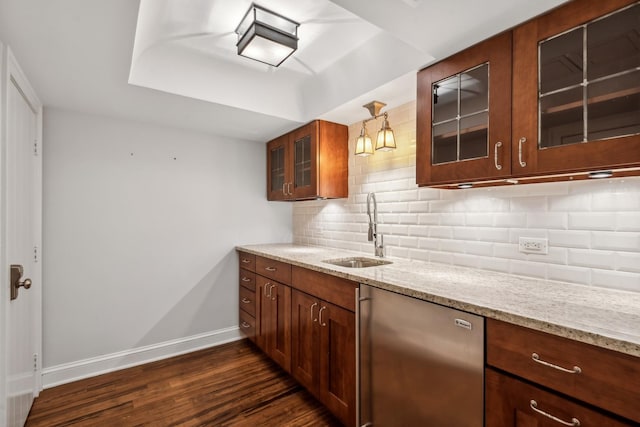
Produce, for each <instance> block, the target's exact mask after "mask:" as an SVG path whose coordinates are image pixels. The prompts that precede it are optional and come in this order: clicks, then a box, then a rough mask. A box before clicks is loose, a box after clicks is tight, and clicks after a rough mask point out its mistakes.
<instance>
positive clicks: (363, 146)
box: [355, 122, 373, 157]
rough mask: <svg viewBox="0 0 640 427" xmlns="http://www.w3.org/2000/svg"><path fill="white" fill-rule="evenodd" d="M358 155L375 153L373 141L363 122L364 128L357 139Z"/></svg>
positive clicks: (364, 155) (363, 155)
mask: <svg viewBox="0 0 640 427" xmlns="http://www.w3.org/2000/svg"><path fill="white" fill-rule="evenodd" d="M355 154H356V156H362V157H366V156H370V155H372V154H373V142H372V141H371V138H370V137H369V134H368V133H367V128H366V126H365V124H364V122H362V129H361V130H360V136H359V137H358V139H357V140H356V152H355Z"/></svg>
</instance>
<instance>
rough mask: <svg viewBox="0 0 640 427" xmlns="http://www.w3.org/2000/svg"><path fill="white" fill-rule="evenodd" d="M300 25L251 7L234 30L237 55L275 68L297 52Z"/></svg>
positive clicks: (264, 10)
mask: <svg viewBox="0 0 640 427" xmlns="http://www.w3.org/2000/svg"><path fill="white" fill-rule="evenodd" d="M299 25H300V24H298V23H297V22H295V21H292V20H291V19H289V18H285V17H284V16H282V15H278V14H277V13H274V12H271V11H270V10H267V9H265V8H263V7H261V6H258V5H256V4H252V5H251V7H250V8H249V10H248V11H247V13H246V14H245V15H244V18H242V21H240V24H239V25H238V28H236V34H238V43H237V44H236V46H237V47H238V55H240V56H245V57H247V58H251V59H253V60H256V61H260V62H264V63H265V64H269V65H272V66H274V67H277V66H279V65H280V64H282V62H283V61H284V60H285V59H287V58H288V57H289V56H290V55H291V54H292V53H293V52H295V50H296V49H297V48H298V26H299Z"/></svg>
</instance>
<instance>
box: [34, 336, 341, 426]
mask: <svg viewBox="0 0 640 427" xmlns="http://www.w3.org/2000/svg"><path fill="white" fill-rule="evenodd" d="M26 425H27V426H29V427H36V426H47V427H51V426H110V427H111V426H118V427H119V426H124V427H129V426H340V425H341V424H340V422H339V421H338V420H337V419H336V418H334V417H333V416H332V415H331V414H330V413H329V412H328V410H327V409H326V408H324V407H323V406H322V405H321V404H320V403H319V402H317V401H316V400H315V399H314V398H313V396H311V394H310V393H308V392H307V391H306V390H305V389H303V388H302V387H301V386H300V385H299V384H298V383H297V382H296V381H295V380H293V379H292V378H291V377H290V376H289V375H288V374H287V373H286V372H284V371H283V370H282V369H280V367H278V366H277V365H276V364H275V363H273V362H272V361H271V360H269V359H268V358H267V357H266V356H264V355H263V354H262V353H261V352H260V351H259V350H258V349H257V348H256V347H255V346H254V345H253V344H251V343H250V342H249V341H248V340H242V341H236V342H232V343H229V344H224V345H221V346H218V347H213V348H210V349H206V350H201V351H197V352H194V353H189V354H186V355H183V356H177V357H174V358H171V359H166V360H161V361H158V362H154V363H149V364H146V365H141V366H137V367H134V368H129V369H125V370H121V371H117V372H113V373H109V374H105V375H100V376H97V377H93V378H88V379H85V380H81V381H76V382H73V383H70V384H64V385H61V386H58V387H54V388H50V389H46V390H44V391H43V392H42V393H40V396H39V397H38V398H37V399H36V401H35V403H34V405H33V408H32V409H31V413H30V414H29V418H28V419H27V423H26Z"/></svg>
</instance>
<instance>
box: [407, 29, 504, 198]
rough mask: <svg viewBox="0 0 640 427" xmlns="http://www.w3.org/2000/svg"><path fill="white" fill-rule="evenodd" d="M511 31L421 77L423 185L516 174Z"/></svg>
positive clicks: (419, 172)
mask: <svg viewBox="0 0 640 427" xmlns="http://www.w3.org/2000/svg"><path fill="white" fill-rule="evenodd" d="M510 83H511V32H507V33H503V34H500V35H498V36H495V37H493V38H491V39H489V40H486V41H484V42H482V43H479V44H477V45H475V46H473V47H471V48H469V49H466V50H464V51H462V52H460V53H458V54H455V55H453V56H451V57H449V58H447V59H445V60H443V61H441V62H439V63H437V64H435V65H432V66H430V67H428V68H425V69H424V70H421V71H420V72H419V73H418V96H417V129H416V131H417V147H416V178H417V183H418V185H438V184H443V183H452V182H466V181H476V180H486V179H493V178H497V177H506V176H509V175H510V173H511V145H510V140H511V120H510V115H511V84H510Z"/></svg>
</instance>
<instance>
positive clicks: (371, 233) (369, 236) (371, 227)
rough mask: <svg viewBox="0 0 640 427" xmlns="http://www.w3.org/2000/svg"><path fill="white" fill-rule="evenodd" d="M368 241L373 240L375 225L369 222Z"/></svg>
mask: <svg viewBox="0 0 640 427" xmlns="http://www.w3.org/2000/svg"><path fill="white" fill-rule="evenodd" d="M367 241H368V242H373V226H372V225H371V224H369V233H368V234H367Z"/></svg>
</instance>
